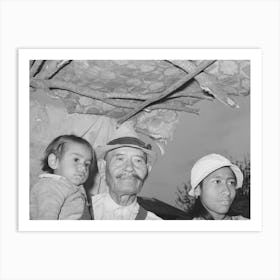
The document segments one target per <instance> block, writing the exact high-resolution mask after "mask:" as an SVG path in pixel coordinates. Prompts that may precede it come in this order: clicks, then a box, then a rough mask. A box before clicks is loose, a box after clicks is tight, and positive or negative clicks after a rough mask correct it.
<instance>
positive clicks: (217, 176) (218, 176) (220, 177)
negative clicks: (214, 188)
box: [212, 175, 236, 180]
mask: <svg viewBox="0 0 280 280" xmlns="http://www.w3.org/2000/svg"><path fill="white" fill-rule="evenodd" d="M212 178H218V179H223V178H224V177H223V176H221V175H215V176H213V177H212ZM227 179H234V180H236V179H235V177H234V176H229V177H227Z"/></svg>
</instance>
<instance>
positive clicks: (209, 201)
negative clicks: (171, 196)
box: [189, 154, 246, 220]
mask: <svg viewBox="0 0 280 280" xmlns="http://www.w3.org/2000/svg"><path fill="white" fill-rule="evenodd" d="M242 183H243V174H242V172H241V170H240V168H239V167H238V166H237V165H234V164H232V163H231V162H230V161H229V160H228V159H227V158H225V157H223V156H221V155H218V154H210V155H206V156H204V157H202V158H201V159H199V160H198V161H197V162H196V163H195V164H194V166H193V168H192V170H191V189H190V191H189V195H191V196H194V197H196V198H197V199H196V202H195V206H194V210H193V213H192V215H193V217H194V220H244V219H246V218H244V217H243V216H241V215H229V210H230V207H231V204H232V202H233V200H234V198H235V196H236V189H238V188H241V187H242Z"/></svg>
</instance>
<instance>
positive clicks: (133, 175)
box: [117, 174, 142, 181]
mask: <svg viewBox="0 0 280 280" xmlns="http://www.w3.org/2000/svg"><path fill="white" fill-rule="evenodd" d="M117 179H128V180H129V179H138V180H141V181H142V179H141V178H140V177H139V176H138V175H137V174H120V175H118V176H117Z"/></svg>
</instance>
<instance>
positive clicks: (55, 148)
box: [41, 134, 95, 174]
mask: <svg viewBox="0 0 280 280" xmlns="http://www.w3.org/2000/svg"><path fill="white" fill-rule="evenodd" d="M73 142H74V143H78V144H82V145H85V146H87V147H88V148H89V150H90V151H91V157H92V163H91V167H92V165H93V164H94V163H93V161H94V159H95V154H94V150H93V148H92V146H91V145H90V143H89V142H88V141H87V140H85V139H83V138H82V137H79V136H76V135H72V134H71V135H61V136H58V137H56V138H55V139H54V140H53V141H52V142H51V143H50V144H49V145H48V147H47V148H46V150H45V152H44V157H43V159H42V161H41V163H42V170H43V171H46V172H48V173H51V174H52V173H53V169H52V168H51V167H50V166H49V164H48V157H49V155H50V154H54V155H55V156H56V157H57V158H58V159H60V158H61V157H62V155H63V152H64V149H65V144H67V143H73Z"/></svg>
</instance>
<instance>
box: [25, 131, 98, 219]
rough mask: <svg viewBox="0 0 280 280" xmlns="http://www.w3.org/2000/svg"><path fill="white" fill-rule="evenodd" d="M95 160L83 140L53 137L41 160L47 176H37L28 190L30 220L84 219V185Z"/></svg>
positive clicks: (68, 136)
mask: <svg viewBox="0 0 280 280" xmlns="http://www.w3.org/2000/svg"><path fill="white" fill-rule="evenodd" d="M94 158H95V157H94V151H93V148H92V146H91V145H90V144H89V143H88V142H87V141H86V140H85V139H83V138H81V137H78V136H75V135H62V136H59V137H57V138H55V139H54V140H53V141H52V142H51V143H50V144H49V145H48V147H47V148H46V150H45V154H44V158H43V159H42V170H43V171H45V172H46V173H44V174H41V175H40V176H39V181H38V182H37V183H36V184H35V185H34V186H33V187H32V189H31V193H30V218H31V220H77V219H81V218H82V216H83V217H84V216H85V212H86V211H87V210H88V207H87V206H88V204H87V195H86V192H85V189H84V187H83V184H84V183H85V182H86V180H87V179H88V177H89V173H90V172H91V170H92V169H93V168H92V167H93V160H94ZM88 214H89V212H88ZM82 219H84V218H82ZM87 219H90V218H89V217H88V218H87Z"/></svg>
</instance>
